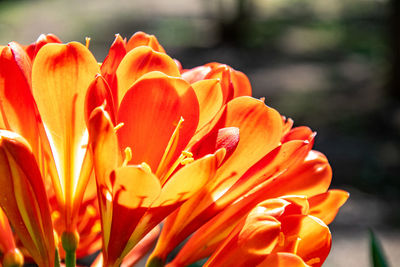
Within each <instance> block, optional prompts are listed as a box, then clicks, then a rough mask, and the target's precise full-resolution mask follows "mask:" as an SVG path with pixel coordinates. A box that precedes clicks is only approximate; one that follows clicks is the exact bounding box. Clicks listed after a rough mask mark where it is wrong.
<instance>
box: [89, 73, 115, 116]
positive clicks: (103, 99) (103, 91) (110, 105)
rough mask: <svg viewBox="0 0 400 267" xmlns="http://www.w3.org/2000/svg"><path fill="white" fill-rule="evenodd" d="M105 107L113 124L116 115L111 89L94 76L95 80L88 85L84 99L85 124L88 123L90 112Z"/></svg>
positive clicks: (97, 76) (103, 81) (99, 77)
mask: <svg viewBox="0 0 400 267" xmlns="http://www.w3.org/2000/svg"><path fill="white" fill-rule="evenodd" d="M103 104H104V105H105V108H104V109H105V111H107V113H108V114H109V115H110V117H111V120H112V122H113V123H114V124H115V121H116V118H115V116H116V114H115V106H114V100H113V96H112V94H111V89H110V87H109V86H108V83H107V81H106V80H105V79H104V78H103V77H102V76H101V75H96V78H95V79H94V80H93V81H92V83H91V84H90V85H89V88H88V90H87V93H86V99H85V121H86V124H87V123H88V122H89V117H90V114H91V113H92V111H93V110H94V109H95V108H97V107H99V106H101V105H103Z"/></svg>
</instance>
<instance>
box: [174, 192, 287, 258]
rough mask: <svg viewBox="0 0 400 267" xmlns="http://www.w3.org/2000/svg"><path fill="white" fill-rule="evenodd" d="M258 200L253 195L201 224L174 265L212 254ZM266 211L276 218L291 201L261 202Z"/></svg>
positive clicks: (272, 200) (271, 200)
mask: <svg viewBox="0 0 400 267" xmlns="http://www.w3.org/2000/svg"><path fill="white" fill-rule="evenodd" d="M257 203H258V202H256V201H254V198H252V197H251V196H250V197H249V196H247V197H244V198H243V199H241V200H240V201H237V202H235V203H234V204H232V205H230V206H228V207H227V208H226V209H225V210H223V211H222V212H221V213H219V214H218V215H216V216H215V217H213V218H212V219H211V220H210V221H208V222H207V223H206V224H204V225H203V226H201V227H200V228H199V230H197V231H196V232H195V233H194V234H193V235H192V236H191V237H190V239H189V240H188V241H187V242H186V243H185V245H184V246H183V248H182V249H181V250H180V251H179V254H178V255H177V256H176V257H175V259H174V260H173V261H172V265H174V266H187V265H189V264H191V263H194V262H196V261H198V260H201V259H202V258H205V257H208V256H210V255H211V254H212V253H213V252H214V251H215V250H216V249H217V247H218V246H219V245H220V244H221V242H223V241H224V240H225V239H226V237H227V236H228V235H229V233H230V232H231V231H232V229H233V228H234V227H235V226H236V225H237V224H238V222H239V221H240V220H241V219H242V218H243V217H244V216H245V215H247V213H249V212H250V211H251V210H252V209H253V208H254V207H255V206H256V205H257ZM259 206H261V207H263V208H265V213H266V214H267V215H269V216H273V217H275V218H277V217H279V216H281V215H282V214H283V213H284V212H285V211H286V210H287V209H288V207H289V206H291V203H290V202H288V201H286V200H284V199H277V198H274V199H269V200H267V201H264V202H262V203H260V204H259Z"/></svg>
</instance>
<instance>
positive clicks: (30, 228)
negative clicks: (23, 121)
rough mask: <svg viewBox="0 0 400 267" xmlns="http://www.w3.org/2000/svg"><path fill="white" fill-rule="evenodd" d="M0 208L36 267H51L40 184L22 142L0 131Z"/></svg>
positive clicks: (44, 199)
mask: <svg viewBox="0 0 400 267" xmlns="http://www.w3.org/2000/svg"><path fill="white" fill-rule="evenodd" d="M0 136H1V138H0V162H1V164H0V173H1V175H0V178H1V179H0V186H1V188H3V189H2V190H1V191H0V195H1V196H0V205H1V207H2V208H3V210H4V212H5V214H6V215H7V217H8V219H9V220H10V223H11V224H12V226H13V229H14V230H15V232H16V233H17V235H18V236H19V238H20V240H21V241H22V243H23V245H24V246H25V247H26V249H27V250H28V251H29V254H30V255H31V256H32V258H33V259H34V260H35V262H36V263H37V264H38V265H39V266H52V265H53V264H54V255H55V245H54V237H53V226H52V222H51V217H50V209H49V205H48V202H47V196H46V191H45V187H44V184H43V180H42V177H41V174H40V171H39V168H38V166H37V164H36V161H35V158H34V156H33V154H32V151H31V149H30V147H29V144H28V143H27V142H26V140H25V139H23V138H22V137H20V136H19V135H17V134H15V133H12V132H9V131H5V130H1V131H0Z"/></svg>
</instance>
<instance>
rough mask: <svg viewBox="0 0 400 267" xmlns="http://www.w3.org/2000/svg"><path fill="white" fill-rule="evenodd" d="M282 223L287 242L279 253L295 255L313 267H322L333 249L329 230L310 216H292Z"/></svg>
mask: <svg viewBox="0 0 400 267" xmlns="http://www.w3.org/2000/svg"><path fill="white" fill-rule="evenodd" d="M280 221H281V223H282V232H283V235H284V237H285V240H284V244H283V246H282V247H279V249H278V251H282V252H291V253H294V254H296V255H298V256H300V257H301V258H302V259H303V260H304V262H305V263H306V264H308V265H311V266H313V267H319V266H321V265H322V264H323V263H324V261H325V259H326V257H327V256H328V254H329V251H330V249H331V243H332V239H331V233H330V231H329V228H328V227H327V226H326V225H325V224H324V223H323V222H322V221H321V220H320V219H318V218H316V217H313V216H309V215H290V216H287V217H284V218H282V219H281V220H280Z"/></svg>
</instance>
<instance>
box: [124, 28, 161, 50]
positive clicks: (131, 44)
mask: <svg viewBox="0 0 400 267" xmlns="http://www.w3.org/2000/svg"><path fill="white" fill-rule="evenodd" d="M138 46H149V47H151V48H152V49H153V50H154V51H156V52H161V53H165V50H164V48H163V47H162V46H161V45H160V44H159V43H158V40H157V38H156V37H155V36H154V35H150V34H147V33H144V32H136V33H135V34H134V35H132V37H131V38H130V39H129V41H128V43H127V45H126V48H127V51H131V50H132V49H134V48H136V47H138Z"/></svg>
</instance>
